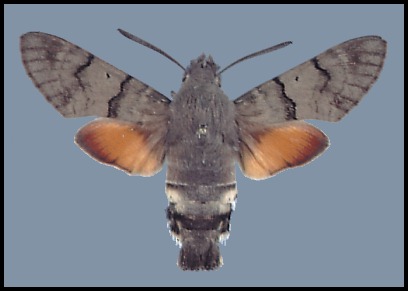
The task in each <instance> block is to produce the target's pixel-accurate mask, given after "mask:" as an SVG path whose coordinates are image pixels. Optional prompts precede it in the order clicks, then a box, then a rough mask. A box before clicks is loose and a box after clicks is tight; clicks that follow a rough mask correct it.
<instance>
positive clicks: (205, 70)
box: [183, 54, 221, 86]
mask: <svg viewBox="0 0 408 291" xmlns="http://www.w3.org/2000/svg"><path fill="white" fill-rule="evenodd" d="M218 69H219V66H218V65H217V64H216V63H215V62H214V60H213V58H212V57H211V56H208V57H206V56H205V55H204V54H202V55H201V56H199V57H198V58H197V59H195V60H192V61H191V62H190V65H189V66H188V67H187V69H186V70H185V73H184V77H183V82H188V81H206V82H211V83H214V84H216V85H218V86H221V78H220V76H218V75H217V71H218Z"/></svg>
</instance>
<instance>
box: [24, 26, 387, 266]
mask: <svg viewBox="0 0 408 291" xmlns="http://www.w3.org/2000/svg"><path fill="white" fill-rule="evenodd" d="M120 32H121V33H122V34H123V35H125V36H126V37H128V38H130V39H132V40H134V41H136V42H138V43H140V44H142V45H145V46H147V47H149V48H151V49H153V50H155V51H157V52H159V53H161V54H162V55H165V56H166V57H167V58H169V59H170V60H172V61H173V62H175V63H176V64H177V65H179V66H180V67H181V68H182V69H183V70H184V77H183V81H182V85H181V88H180V90H179V91H178V92H177V93H174V94H172V97H173V98H172V99H169V98H167V97H165V96H164V95H162V94H161V93H159V92H157V91H156V90H155V89H153V88H151V87H150V86H148V85H146V84H144V83H142V82H141V81H139V80H137V79H135V78H133V77H132V76H130V75H128V74H126V73H124V72H122V71H121V70H119V69H117V68H115V67H113V66H111V65H109V64H108V63H106V62H104V61H103V60H101V59H99V58H97V57H96V56H94V55H93V54H91V53H89V52H87V51H85V50H83V49H82V48H80V47H78V46H76V45H74V44H72V43H70V42H68V41H66V40H64V39H61V38H59V37H56V36H53V35H49V34H45V33H41V32H29V33H26V34H24V35H22V36H21V54H22V60H23V64H24V66H25V69H26V71H27V74H28V75H29V76H30V78H31V79H32V81H33V82H34V84H35V85H36V86H37V88H38V89H39V90H40V91H41V93H42V94H43V95H44V96H45V98H46V99H47V100H48V102H50V103H51V104H52V105H53V106H54V107H55V109H57V110H58V112H59V113H61V114H62V115H63V116H64V117H81V116H98V117H99V118H98V119H96V120H94V121H92V122H90V123H88V124H87V125H85V126H84V127H82V128H81V129H80V130H79V131H78V133H77V135H76V137H75V142H76V144H77V145H78V146H79V147H80V148H81V149H82V150H83V151H84V152H85V153H87V154H88V155H89V156H91V157H92V158H94V159H96V160H97V161H99V162H101V163H104V164H107V165H110V166H114V167H116V168H118V169H120V170H123V171H125V172H126V173H128V174H131V175H141V176H152V175H154V174H155V173H157V172H158V171H159V170H160V169H161V168H162V165H163V162H164V160H166V161H167V164H168V170H167V178H166V194H167V198H168V200H169V206H168V208H167V219H168V224H169V228H170V231H171V233H172V235H173V236H174V237H175V239H176V241H177V242H178V243H179V245H180V246H181V250H180V255H179V259H178V265H179V267H180V268H181V269H183V270H212V269H216V268H218V267H219V266H221V265H222V258H221V255H220V251H219V242H220V241H222V240H225V239H227V237H228V234H229V225H230V224H229V221H230V216H231V212H232V210H233V207H234V203H235V199H236V195H237V190H236V180H235V169H234V164H235V162H238V163H239V165H240V167H241V169H242V171H243V173H244V174H245V176H247V177H249V178H252V179H266V178H268V177H271V176H272V175H274V174H276V173H278V172H279V171H282V170H284V169H287V168H291V167H296V166H300V165H303V164H305V163H307V162H309V161H311V160H312V159H314V158H315V157H316V156H318V155H319V154H321V153H322V152H323V151H324V150H325V149H326V148H327V146H328V138H327V137H326V135H325V134H324V133H323V132H322V131H320V130H319V129H317V128H316V127H314V126H312V125H310V124H308V123H306V122H305V121H303V120H305V119H318V120H326V121H339V120H340V119H341V118H342V117H343V116H345V115H346V114H347V113H348V112H349V111H350V110H351V109H352V108H353V107H354V106H356V105H357V104H358V102H359V101H360V100H361V98H362V97H363V95H365V93H367V91H368V90H369V88H370V87H371V85H372V84H373V83H374V82H375V81H376V79H377V78H378V76H379V74H380V71H381V69H382V67H383V62H384V58H385V54H386V42H385V41H384V40H383V39H381V38H380V37H378V36H364V37H359V38H355V39H352V40H349V41H346V42H343V43H341V44H339V45H337V46H335V47H333V48H331V49H329V50H327V51H325V52H323V53H321V54H319V55H317V56H316V57H314V58H312V59H310V60H309V61H306V62H305V63H303V64H301V65H298V66H296V67H295V68H293V69H291V70H289V71H287V72H286V73H283V74H282V75H280V76H278V77H275V78H273V79H271V80H269V81H267V82H265V83H263V84H261V85H259V86H257V87H255V88H253V89H252V90H250V91H248V92H247V93H245V94H243V95H242V96H241V97H239V98H237V99H235V100H234V101H230V100H229V99H228V97H227V96H226V95H225V94H224V92H223V91H222V90H221V82H220V74H221V73H222V72H223V71H224V70H223V71H220V70H219V67H218V66H217V65H216V64H215V63H214V61H213V59H212V58H211V56H209V57H206V56H205V55H201V56H200V57H198V58H197V59H195V60H193V61H191V64H190V65H189V67H188V68H187V69H184V68H183V66H181V65H180V64H179V63H178V62H177V61H175V60H174V59H173V58H171V57H170V56H169V55H167V54H166V53H165V52H163V51H161V50H160V49H158V48H156V47H154V46H153V45H151V44H150V43H147V42H145V41H143V40H141V39H139V38H137V37H136V36H133V35H131V34H129V33H127V32H125V31H122V30H120ZM286 44H287V43H283V44H281V45H278V46H275V47H272V48H269V49H266V50H263V51H260V52H257V53H254V54H251V55H249V56H247V57H244V58H242V59H240V60H238V61H236V62H234V63H233V64H231V65H234V64H236V63H238V62H239V61H242V60H243V59H248V58H251V57H253V56H256V55H259V54H263V53H266V52H269V51H271V50H274V49H276V48H278V47H282V46H285V45H286ZM229 67H230V66H228V67H227V68H229Z"/></svg>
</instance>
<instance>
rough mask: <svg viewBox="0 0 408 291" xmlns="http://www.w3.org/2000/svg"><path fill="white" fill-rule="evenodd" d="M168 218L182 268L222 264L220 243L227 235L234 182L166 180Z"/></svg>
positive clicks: (201, 267)
mask: <svg viewBox="0 0 408 291" xmlns="http://www.w3.org/2000/svg"><path fill="white" fill-rule="evenodd" d="M166 193H167V197H168V199H169V202H170V203H169V207H168V208H167V219H168V226H169V228H170V232H171V234H172V235H173V237H174V238H175V239H176V241H177V242H178V244H180V246H181V250H180V256H179V260H178V265H179V267H180V268H181V269H183V270H212V269H216V268H218V267H220V266H221V265H222V258H221V255H220V252H219V243H220V241H223V240H225V239H227V238H228V236H229V230H230V218H231V213H232V210H233V209H234V205H235V199H236V193H237V192H236V184H235V183H229V184H221V185H220V184H219V185H192V186H190V185H187V184H176V183H171V182H167V183H166Z"/></svg>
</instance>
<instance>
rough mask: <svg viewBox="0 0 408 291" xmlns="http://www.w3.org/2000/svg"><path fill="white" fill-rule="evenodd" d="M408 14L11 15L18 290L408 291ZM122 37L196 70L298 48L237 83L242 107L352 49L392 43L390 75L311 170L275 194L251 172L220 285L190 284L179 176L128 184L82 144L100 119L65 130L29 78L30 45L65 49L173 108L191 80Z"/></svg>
mask: <svg viewBox="0 0 408 291" xmlns="http://www.w3.org/2000/svg"><path fill="white" fill-rule="evenodd" d="M403 16H404V15H403V6H402V5H398V6H397V5H395V6H394V5H383V6H376V5H374V6H373V5H346V6H337V5H329V6H321V5H317V6H312V5H307V6H303V5H271V6H255V5H251V6H235V5H233V6H225V5H222V6H221V5H220V6H218V5H210V6H201V5H194V6H186V5H182V6H163V5H147V6H141V5H131V6H128V5H114V6H89V5H81V6H78V5H74V6H65V5H58V6H50V5H35V6H30V5H18V6H17V5H6V6H5V70H4V73H5V79H4V82H5V99H4V102H5V109H4V111H5V112H4V113H5V166H4V167H5V197H4V202H5V215H4V218H5V224H4V227H5V232H4V234H5V240H4V243H5V250H4V255H5V263H4V267H5V273H4V275H5V285H6V286H30V285H31V286H32V285H34V286H84V285H85V286H95V285H96V286H140V285H144V286H149V285H161V286H172V285H189V286H193V285H194V286H208V285H220V286H227V285H233V286H234V285H235V286H245V285H259V286H264V285H272V286H351V285H358V286H366V285H369V286H385V285H392V286H401V285H403V199H404V197H403V155H404V152H403V74H404V71H403V61H404V60H403V58H404V55H403V41H404V37H403ZM117 28H123V29H125V30H128V31H130V32H131V33H133V34H136V35H138V36H140V37H142V38H144V39H146V40H148V41H150V42H152V43H153V44H155V45H157V46H159V47H160V48H162V49H163V50H165V51H166V52H168V53H169V54H170V55H172V56H173V57H175V58H176V59H177V60H178V61H179V62H181V63H182V64H184V65H187V64H188V63H189V61H190V60H191V59H193V58H196V57H197V56H198V55H199V54H201V53H202V52H205V53H207V54H208V53H210V54H212V56H213V57H214V59H215V61H216V62H217V63H218V64H219V65H220V66H221V67H224V66H226V65H227V64H229V63H230V62H232V61H234V60H236V59H237V58H239V57H241V56H243V55H245V54H248V53H252V52H254V51H256V50H259V49H262V48H265V47H268V46H270V45H273V44H276V43H279V42H282V41H286V40H292V41H293V42H294V44H293V45H291V46H289V47H287V48H285V49H282V50H280V51H277V52H274V53H271V54H269V55H265V56H262V57H259V58H257V59H253V60H250V61H247V62H245V63H242V64H240V65H239V66H236V67H235V68H234V69H231V70H229V71H228V72H226V73H225V74H224V75H223V89H224V91H225V92H226V94H227V95H228V96H230V98H231V99H234V98H236V97H238V96H240V95H241V94H242V93H244V92H246V91H247V90H249V89H251V88H252V87H254V86H255V85H258V84H260V83H261V82H264V81H266V80H268V79H271V78H272V77H274V76H276V75H278V74H280V73H282V72H284V71H286V70H287V69H289V68H291V67H293V66H295V65H297V64H299V63H301V62H303V61H305V60H307V59H309V58H310V57H313V56H314V55H316V54H318V53H320V52H322V51H324V50H325V49H328V48H329V47H331V46H333V45H336V44H338V43H340V42H343V41H345V40H348V39H350V38H354V37H358V36H362V35H369V34H376V35H380V36H382V37H383V38H384V39H386V40H387V41H388V45H389V46H388V57H387V59H386V62H385V67H384V70H383V72H382V74H381V76H380V78H379V80H378V82H377V83H376V84H375V85H374V87H373V88H372V90H371V91H370V92H369V94H368V95H367V96H366V97H365V99H364V100H363V101H362V102H361V103H360V105H359V106H358V107H357V108H356V109H354V110H353V111H352V112H351V114H350V115H349V116H347V118H345V119H344V120H342V121H341V122H340V123H325V122H312V123H313V124H315V125H317V126H318V127H319V128H321V129H322V130H323V131H324V132H325V133H326V134H327V135H328V136H329V137H330V140H331V146H330V148H329V149H328V150H327V152H326V153H325V154H323V155H322V156H321V157H319V158H318V159H317V160H315V161H313V162H312V163H310V164H309V165H307V166H305V167H301V168H297V169H293V170H288V171H285V172H283V173H281V174H279V175H277V176H275V177H273V178H272V179H268V180H264V181H251V180H249V179H246V178H245V177H244V176H243V175H242V174H241V172H240V171H238V172H237V181H238V190H239V194H238V196H239V198H238V203H237V209H236V211H235V212H234V213H233V216H232V233H231V237H230V239H229V240H228V241H227V245H226V247H222V255H223V257H224V263H225V265H224V266H223V267H222V268H221V269H220V270H219V271H215V272H182V271H180V270H179V269H178V268H177V267H176V259H177V256H178V252H179V249H178V247H176V245H175V243H174V242H173V241H172V239H171V237H170V236H169V234H168V230H167V228H166V219H165V212H164V209H165V208H166V206H167V200H166V197H165V193H164V180H165V169H164V170H163V171H161V172H160V173H159V174H157V175H156V176H154V177H152V178H141V177H129V176H127V175H126V174H124V173H123V172H121V171H117V170H116V169H114V168H111V167H107V166H104V165H101V164H98V163H97V162H95V161H94V160H92V159H90V158H89V157H88V156H87V155H85V154H84V153H83V152H81V150H80V149H79V148H77V147H76V146H75V144H74V143H73V138H74V135H75V133H76V131H77V129H78V128H79V127H80V126H82V125H83V124H85V123H86V122H87V121H89V120H92V118H82V119H63V118H62V117H61V116H60V115H59V114H58V113H57V112H56V111H55V110H54V109H53V108H52V107H51V106H50V105H49V104H48V103H47V102H46V101H45V99H44V98H43V96H42V95H41V94H40V92H39V91H38V90H37V89H36V88H35V87H34V85H33V84H32V82H31V80H30V79H29V78H28V77H27V75H26V74H25V71H24V68H23V66H22V63H21V60H20V53H19V36H20V35H21V34H23V33H25V32H28V31H43V32H48V33H51V34H55V35H58V36H60V37H62V38H65V39H67V40H69V41H71V42H73V43H75V44H77V45H79V46H81V47H83V48H85V49H87V50H89V51H90V52H93V53H94V54H96V55H97V56H99V57H101V58H102V59H104V60H106V61H108V62H109V63H111V64H113V65H115V66H116V67H118V68H120V69H122V70H124V71H126V72H128V73H129V74H131V75H133V76H135V77H137V78H138V79H140V80H142V81H143V82H146V83H147V84H150V85H151V86H153V87H154V88H156V89H157V90H158V91H160V92H162V93H164V94H165V95H167V96H169V95H170V91H171V90H175V91H176V90H178V89H179V86H180V83H181V77H182V72H181V70H180V69H179V68H178V67H177V66H175V65H174V64H173V63H171V62H169V61H168V60H166V59H165V58H163V57H162V56H160V55H158V54H157V53H155V52H152V51H150V50H148V49H146V48H144V47H142V46H140V45H137V44H135V43H133V42H131V41H129V40H127V39H126V38H124V37H123V36H121V35H120V34H119V33H118V32H116V29H117Z"/></svg>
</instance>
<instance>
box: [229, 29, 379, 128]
mask: <svg viewBox="0 0 408 291" xmlns="http://www.w3.org/2000/svg"><path fill="white" fill-rule="evenodd" d="M385 53H386V42H385V41H384V40H383V39H381V38H380V37H378V36H366V37H360V38H356V39H352V40H349V41H346V42H344V43H341V44H339V45H337V46H335V47H333V48H331V49H329V50H327V51H325V52H323V53H321V54H320V55H318V56H316V57H314V58H312V59H311V60H309V61H307V62H305V63H303V64H301V65H299V66H296V67H294V68H293V69H291V70H289V71H287V72H286V73H283V74H282V75H280V76H278V77H276V78H274V79H272V80H270V81H267V82H265V83H263V84H261V85H259V86H257V87H255V88H254V89H252V90H251V91H249V92H247V93H245V94H244V95H242V96H241V97H240V98H237V99H236V100H235V101H234V103H235V105H236V109H237V113H238V116H239V118H241V119H242V118H243V119H245V121H246V122H247V123H252V124H257V125H266V126H268V124H269V125H270V124H274V123H279V122H284V121H288V120H296V119H298V120H302V119H319V120H326V121H338V120H340V119H341V118H342V117H343V116H344V115H346V114H347V113H348V112H349V111H350V110H351V109H352V108H353V107H354V106H356V105H357V104H358V102H359V101H360V100H361V98H362V97H363V96H364V95H365V94H366V93H367V91H368V90H369V88H370V87H371V85H372V84H373V83H374V82H375V81H376V79H377V78H378V76H379V74H380V71H381V69H382V66H383V63H384V58H385Z"/></svg>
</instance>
